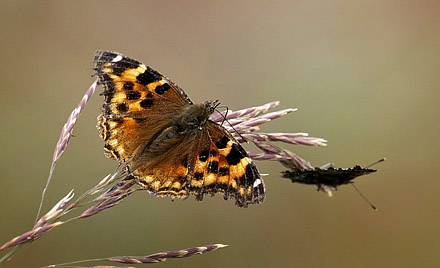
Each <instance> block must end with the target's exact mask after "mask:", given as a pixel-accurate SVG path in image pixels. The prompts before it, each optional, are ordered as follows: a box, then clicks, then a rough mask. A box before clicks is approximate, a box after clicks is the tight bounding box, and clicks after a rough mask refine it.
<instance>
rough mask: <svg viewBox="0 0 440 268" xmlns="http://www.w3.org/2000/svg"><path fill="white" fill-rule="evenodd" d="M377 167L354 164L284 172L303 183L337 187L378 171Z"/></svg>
mask: <svg viewBox="0 0 440 268" xmlns="http://www.w3.org/2000/svg"><path fill="white" fill-rule="evenodd" d="M376 171H377V170H375V169H370V168H362V167H361V166H354V167H352V168H333V167H328V168H314V169H297V168H294V169H291V170H287V171H284V172H283V175H282V176H283V177H284V178H288V179H290V180H291V181H292V182H296V183H301V184H315V185H325V186H330V187H333V188H335V189H336V187H337V186H340V185H343V184H349V183H353V180H354V179H355V178H356V177H359V176H362V175H366V174H370V173H373V172H376Z"/></svg>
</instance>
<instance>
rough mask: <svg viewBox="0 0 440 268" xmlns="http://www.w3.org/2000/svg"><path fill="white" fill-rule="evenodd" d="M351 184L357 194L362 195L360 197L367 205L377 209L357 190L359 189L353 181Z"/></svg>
mask: <svg viewBox="0 0 440 268" xmlns="http://www.w3.org/2000/svg"><path fill="white" fill-rule="evenodd" d="M351 186H353V188H354V189H355V190H356V192H358V194H359V195H360V196H361V197H362V199H364V201H365V202H367V204H368V205H370V207H371V208H372V209H373V210H375V211H377V210H378V209H377V208H376V206H374V205H373V204H372V203H371V202H370V201H369V200H368V199H367V198H366V197H365V196H364V195H363V194H362V193H361V191H359V189H358V188H357V187H356V186H355V185H354V183H351Z"/></svg>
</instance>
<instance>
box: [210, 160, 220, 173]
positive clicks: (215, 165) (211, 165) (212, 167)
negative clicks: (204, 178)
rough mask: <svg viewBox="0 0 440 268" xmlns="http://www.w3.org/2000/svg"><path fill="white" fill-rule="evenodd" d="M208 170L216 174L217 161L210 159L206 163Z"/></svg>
mask: <svg viewBox="0 0 440 268" xmlns="http://www.w3.org/2000/svg"><path fill="white" fill-rule="evenodd" d="M208 172H209V173H215V174H217V172H218V162H217V161H211V162H209V163H208Z"/></svg>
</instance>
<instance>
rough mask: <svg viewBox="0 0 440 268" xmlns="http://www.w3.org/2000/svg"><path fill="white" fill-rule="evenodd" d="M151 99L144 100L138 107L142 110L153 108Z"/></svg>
mask: <svg viewBox="0 0 440 268" xmlns="http://www.w3.org/2000/svg"><path fill="white" fill-rule="evenodd" d="M153 103H154V101H153V99H144V100H142V101H141V102H140V105H141V107H142V108H150V107H151V106H153Z"/></svg>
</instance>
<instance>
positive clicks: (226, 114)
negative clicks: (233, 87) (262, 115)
mask: <svg viewBox="0 0 440 268" xmlns="http://www.w3.org/2000/svg"><path fill="white" fill-rule="evenodd" d="M217 107H218V105H217V106H215V107H214V109H215V110H216V111H217V112H218V113H219V114H220V115H221V116H222V117H223V121H222V123H221V125H223V123H224V122H225V121H226V122H228V124H229V125H230V126H231V128H232V129H233V130H235V133H237V135H238V136H239V137H240V138H241V139H242V140H243V141H244V142H246V143H247V142H248V141H247V140H246V139H245V138H244V137H243V136H241V134H240V133H239V132H238V131H237V130H236V129H235V127H234V126H233V125H232V124H231V122H229V121H228V119H226V116H228V112H229V108H228V106H224V107H225V108H226V113H225V114H223V113H221V112H220V111H219V110H217Z"/></svg>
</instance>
